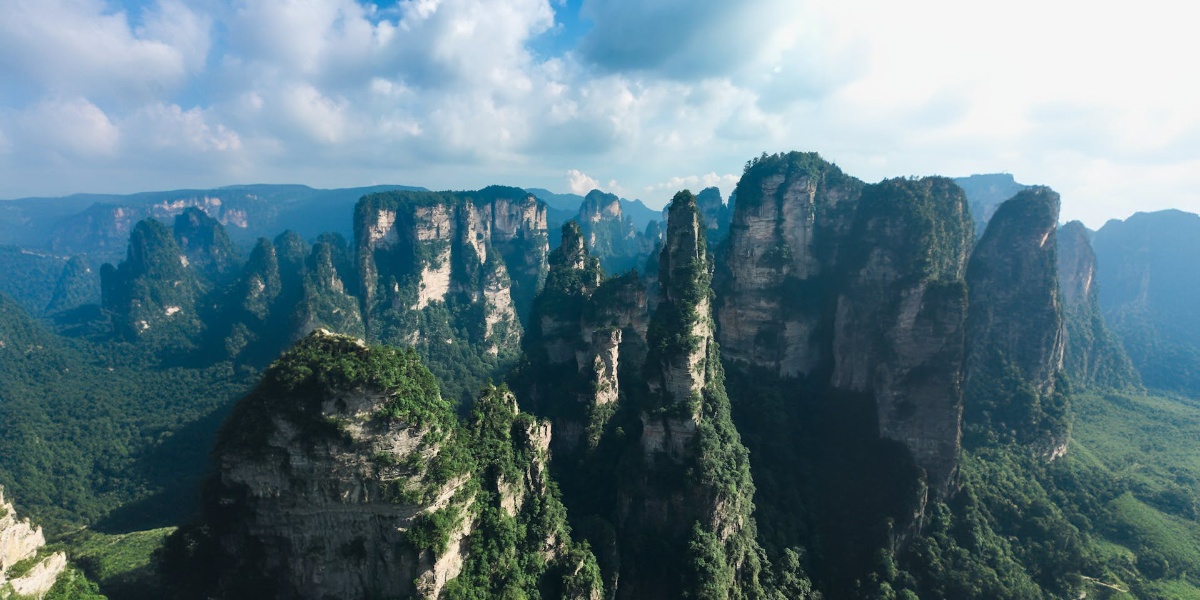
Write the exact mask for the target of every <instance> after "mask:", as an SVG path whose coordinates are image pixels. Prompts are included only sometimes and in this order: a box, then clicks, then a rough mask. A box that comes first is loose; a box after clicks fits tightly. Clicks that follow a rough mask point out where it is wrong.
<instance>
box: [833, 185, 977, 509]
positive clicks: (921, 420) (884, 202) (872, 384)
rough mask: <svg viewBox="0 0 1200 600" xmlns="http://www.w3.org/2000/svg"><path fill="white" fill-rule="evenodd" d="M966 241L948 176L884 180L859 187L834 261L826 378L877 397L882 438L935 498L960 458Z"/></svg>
mask: <svg viewBox="0 0 1200 600" xmlns="http://www.w3.org/2000/svg"><path fill="white" fill-rule="evenodd" d="M973 238H974V227H973V225H972V222H971V217H970V215H969V213H968V207H967V202H966V197H965V196H964V195H963V193H962V191H961V190H960V189H959V188H958V187H957V186H955V185H954V183H953V182H952V181H951V180H949V179H945V178H939V177H927V178H924V179H919V180H913V179H892V180H886V181H883V182H881V183H879V184H875V185H870V186H867V187H865V188H864V189H863V193H862V197H861V200H860V201H859V208H858V212H857V216H856V218H855V221H854V225H853V227H852V229H851V234H850V239H851V240H853V242H852V243H851V244H852V245H850V246H849V247H847V248H845V249H844V250H842V261H841V263H840V265H839V270H840V271H841V273H842V277H843V278H844V279H843V283H842V285H841V286H840V289H839V293H838V298H837V308H836V314H835V317H834V323H833V332H834V336H833V359H834V365H833V375H832V385H833V387H834V388H835V389H838V390H844V391H850V392H856V393H865V394H869V395H870V396H871V397H872V398H873V399H874V404H875V410H876V414H877V422H878V427H879V435H880V436H881V437H883V438H885V439H892V440H896V441H899V442H902V443H903V444H904V445H905V447H907V448H908V449H909V451H910V452H912V454H913V458H914V460H915V461H916V463H917V466H918V467H920V468H921V469H923V470H924V471H925V473H926V476H927V482H926V483H927V484H928V485H929V486H930V488H931V489H933V490H934V491H935V494H936V495H938V496H945V495H946V494H947V493H948V492H949V490H950V487H951V485H952V483H953V474H954V472H955V470H956V468H957V464H958V451H959V438H960V422H961V417H962V387H961V386H962V367H963V353H964V347H963V339H964V338H963V336H964V329H965V322H966V316H967V290H966V285H965V283H964V280H963V278H964V275H965V271H966V264H967V256H968V255H969V253H970V249H971V244H972V241H973Z"/></svg>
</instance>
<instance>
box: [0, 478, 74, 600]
mask: <svg viewBox="0 0 1200 600" xmlns="http://www.w3.org/2000/svg"><path fill="white" fill-rule="evenodd" d="M45 546H46V538H45V536H44V535H42V528H41V527H36V526H34V525H32V524H31V523H30V522H29V520H28V519H24V520H22V519H18V518H17V512H16V509H14V508H13V505H12V504H11V503H9V502H8V501H7V500H5V498H4V488H3V487H0V597H3V598H8V597H9V596H10V595H13V594H15V595H16V597H18V598H41V597H43V596H45V595H46V592H48V591H50V588H52V587H54V583H55V581H57V579H58V576H59V575H61V574H62V572H63V571H64V570H65V569H66V568H67V557H66V555H65V554H63V553H62V552H47V551H46V550H45Z"/></svg>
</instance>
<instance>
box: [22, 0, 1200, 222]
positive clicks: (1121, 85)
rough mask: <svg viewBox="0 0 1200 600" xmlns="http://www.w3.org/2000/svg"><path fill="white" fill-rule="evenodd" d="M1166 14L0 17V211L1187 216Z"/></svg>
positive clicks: (708, 9) (308, 0)
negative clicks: (753, 171)
mask: <svg viewBox="0 0 1200 600" xmlns="http://www.w3.org/2000/svg"><path fill="white" fill-rule="evenodd" d="M1196 12H1197V9H1194V8H1191V7H1190V6H1189V5H1188V4H1187V3H1183V2H1178V0H1142V1H1141V2H1137V3H1104V2H1084V1H1082V0H1009V1H1007V2H1002V3H996V2H991V3H982V2H963V1H961V0H909V1H907V2H894V1H889V0H813V1H808V0H741V1H738V2H731V1H729V0H654V1H649V2H648V1H646V0H503V1H501V0H399V1H395V0H393V1H386V2H375V3H372V2H367V1H360V0H192V1H190V2H182V1H180V0H0V14H2V15H3V16H2V17H0V198H15V197H25V196H57V195H66V194H71V193H77V192H96V193H129V192H136V191H147V190H161V189H176V188H185V187H200V188H207V187H216V186H223V185H232V184H243V183H302V184H307V185H311V186H314V187H325V188H328V187H351V186H363V185H374V184H383V183H392V184H406V185H420V186H425V187H428V188H433V189H476V188H480V187H483V186H486V185H489V184H493V183H497V184H504V185H516V186H520V187H544V188H548V189H550V190H553V191H557V192H576V193H586V192H587V191H588V190H590V189H592V188H600V189H603V190H605V191H610V192H614V193H617V194H620V195H622V196H624V197H628V198H640V199H643V200H644V201H646V203H647V204H649V205H650V206H661V205H662V204H664V203H665V202H666V201H667V200H669V199H670V198H671V196H672V195H673V194H674V193H675V192H676V191H678V190H679V189H682V188H691V189H692V190H693V191H698V190H699V189H700V188H703V187H706V186H710V185H716V186H718V187H720V188H721V189H722V191H723V192H724V193H725V194H728V193H729V192H730V191H732V189H733V187H734V186H735V184H736V182H737V179H738V177H739V176H740V174H741V172H742V168H743V165H744V164H745V163H746V161H747V160H749V159H751V158H752V157H755V156H758V155H760V154H761V153H763V152H768V153H774V152H781V151H789V150H801V151H815V152H819V153H820V154H821V155H822V156H823V157H825V158H826V159H827V160H830V161H832V162H834V163H836V164H838V165H839V166H840V167H841V168H842V169H843V170H845V171H846V172H847V173H849V174H851V175H854V176H856V177H858V178H860V179H863V180H865V181H868V182H873V181H878V180H880V179H883V178H888V177H901V176H920V175H945V176H952V177H953V176H963V175H969V174H973V173H995V172H1007V173H1012V174H1013V175H1014V176H1015V177H1016V179H1017V181H1020V182H1022V183H1027V184H1044V185H1049V186H1051V187H1053V188H1054V189H1055V190H1057V191H1058V192H1060V193H1061V194H1062V197H1063V213H1062V218H1063V220H1064V221H1067V220H1072V219H1081V220H1083V221H1084V222H1085V223H1086V224H1087V225H1089V226H1090V227H1093V228H1095V227H1099V226H1100V225H1102V224H1103V223H1104V222H1105V221H1106V220H1107V219H1109V218H1124V217H1126V216H1128V215H1129V214H1132V213H1133V212H1137V211H1146V210H1158V209H1163V208H1172V207H1173V208H1181V209H1184V210H1188V211H1192V212H1200V193H1198V192H1197V190H1200V77H1197V76H1196V75H1195V69H1194V67H1193V65H1192V64H1191V63H1192V62H1193V61H1194V59H1195V57H1197V56H1200V36H1196V35H1194V31H1192V29H1193V28H1194V23H1195V22H1196V16H1197V14H1196Z"/></svg>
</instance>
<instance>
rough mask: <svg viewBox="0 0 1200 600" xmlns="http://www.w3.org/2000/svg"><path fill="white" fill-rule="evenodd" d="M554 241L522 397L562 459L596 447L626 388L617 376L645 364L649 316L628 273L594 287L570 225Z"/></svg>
mask: <svg viewBox="0 0 1200 600" xmlns="http://www.w3.org/2000/svg"><path fill="white" fill-rule="evenodd" d="M562 240H563V241H562V244H561V245H560V246H559V247H558V248H556V249H555V250H554V252H552V253H551V254H550V272H549V275H548V276H547V278H546V287H545V289H544V290H543V291H542V294H541V295H539V296H538V299H537V301H536V302H535V304H534V312H533V321H534V322H533V324H532V327H531V329H530V332H529V335H528V337H527V339H526V344H525V352H526V355H527V356H528V357H529V360H530V363H531V367H532V373H536V375H534V376H533V377H532V381H531V382H530V385H528V386H527V389H526V391H527V392H528V393H529V398H530V401H531V402H532V403H533V404H534V405H536V406H538V408H539V412H541V413H542V414H545V415H546V416H548V417H550V418H552V419H554V424H555V431H556V432H557V433H556V435H555V438H554V449H555V451H556V452H558V453H560V454H562V458H563V460H567V456H568V455H570V456H572V459H576V458H578V457H575V456H573V455H574V453H575V451H577V450H580V449H583V448H585V447H586V448H588V449H594V447H595V445H596V444H597V443H598V442H599V432H600V431H601V430H602V429H603V427H604V425H605V422H606V421H607V419H608V418H609V417H610V416H611V415H612V412H613V410H614V409H615V403H616V402H617V401H618V397H619V396H620V392H621V391H622V388H623V386H624V385H626V384H627V382H625V383H623V382H622V374H624V375H628V371H629V370H630V369H633V370H635V371H636V370H637V369H638V368H640V365H641V362H642V360H643V359H644V358H645V347H646V342H645V339H646V327H647V322H648V319H649V313H648V311H647V306H646V289H645V286H644V285H643V284H642V282H641V280H640V279H639V277H638V276H637V275H636V274H633V273H630V274H627V275H624V276H622V277H618V278H610V279H607V280H604V281H603V282H602V281H601V279H602V273H601V269H600V264H599V261H598V260H597V259H596V258H595V257H593V256H591V253H590V252H589V251H588V249H587V244H586V241H585V239H584V237H583V232H582V228H581V227H580V226H579V225H578V224H576V223H575V222H573V221H569V222H567V223H566V224H564V225H563V227H562Z"/></svg>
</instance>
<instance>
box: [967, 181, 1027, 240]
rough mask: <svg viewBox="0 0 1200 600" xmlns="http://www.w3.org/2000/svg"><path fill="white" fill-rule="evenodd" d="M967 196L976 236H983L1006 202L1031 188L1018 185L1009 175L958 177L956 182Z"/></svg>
mask: <svg viewBox="0 0 1200 600" xmlns="http://www.w3.org/2000/svg"><path fill="white" fill-rule="evenodd" d="M954 183H956V184H958V186H959V187H961V188H962V189H963V191H964V192H966V194H967V201H968V202H970V203H971V217H972V218H974V219H975V236H976V237H979V236H981V235H983V231H984V229H985V228H986V227H987V224H988V221H990V220H991V219H992V215H994V214H996V209H997V208H999V207H1000V205H1001V204H1003V203H1004V201H1005V200H1008V199H1009V198H1012V197H1013V196H1016V195H1017V193H1018V192H1020V191H1021V190H1024V189H1025V188H1028V187H1029V186H1027V185H1024V184H1020V183H1017V181H1016V179H1014V178H1013V176H1012V175H1011V174H1009V173H988V174H984V175H971V176H970V177H958V178H956V179H955V180H954Z"/></svg>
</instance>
